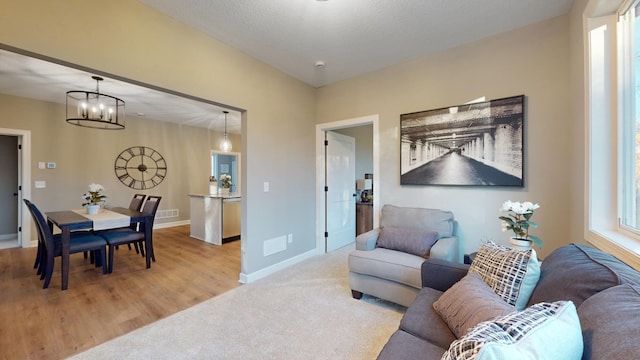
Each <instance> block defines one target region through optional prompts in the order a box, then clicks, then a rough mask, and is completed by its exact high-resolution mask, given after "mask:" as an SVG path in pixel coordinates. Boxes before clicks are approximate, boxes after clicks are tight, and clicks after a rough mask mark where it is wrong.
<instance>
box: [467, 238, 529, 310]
mask: <svg viewBox="0 0 640 360" xmlns="http://www.w3.org/2000/svg"><path fill="white" fill-rule="evenodd" d="M469 272H470V273H478V274H479V275H480V277H481V278H482V280H483V281H484V282H485V283H487V285H489V287H490V288H491V289H493V291H495V292H496V294H498V295H499V296H500V297H501V298H503V299H504V301H506V302H507V303H508V304H511V305H513V306H515V307H516V309H517V310H522V309H524V308H525V307H526V306H527V302H528V301H529V298H530V297H531V293H533V290H534V289H535V287H536V284H538V280H539V279H540V263H539V262H538V259H537V257H536V253H535V251H533V249H530V250H526V251H521V250H513V249H510V248H507V247H504V246H500V245H496V244H494V243H493V242H488V243H485V244H483V245H482V246H481V247H480V250H478V253H477V254H476V257H475V258H474V259H473V262H471V266H470V267H469Z"/></svg>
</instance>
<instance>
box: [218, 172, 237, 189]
mask: <svg viewBox="0 0 640 360" xmlns="http://www.w3.org/2000/svg"><path fill="white" fill-rule="evenodd" d="M218 182H219V183H220V187H221V188H224V189H228V188H230V187H232V186H233V183H232V182H231V175H229V174H221V175H220V180H219V181H218Z"/></svg>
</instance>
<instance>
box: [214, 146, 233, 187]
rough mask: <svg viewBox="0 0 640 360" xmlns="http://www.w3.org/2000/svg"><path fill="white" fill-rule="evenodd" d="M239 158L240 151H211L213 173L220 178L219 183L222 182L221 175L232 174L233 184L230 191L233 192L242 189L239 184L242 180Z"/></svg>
mask: <svg viewBox="0 0 640 360" xmlns="http://www.w3.org/2000/svg"><path fill="white" fill-rule="evenodd" d="M239 159H240V155H239V154H238V153H220V152H215V151H212V152H211V175H212V176H215V178H216V179H218V184H220V176H221V175H229V176H231V183H232V184H233V185H231V188H229V191H230V192H232V193H234V192H239V191H240V187H239V186H238V184H239V180H240V176H239V173H238V171H239Z"/></svg>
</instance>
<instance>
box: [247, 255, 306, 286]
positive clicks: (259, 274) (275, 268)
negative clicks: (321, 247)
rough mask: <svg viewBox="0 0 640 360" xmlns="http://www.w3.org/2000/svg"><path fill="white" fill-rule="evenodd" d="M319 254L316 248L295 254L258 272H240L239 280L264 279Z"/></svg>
mask: <svg viewBox="0 0 640 360" xmlns="http://www.w3.org/2000/svg"><path fill="white" fill-rule="evenodd" d="M316 255H318V253H317V252H316V249H313V250H309V251H307V252H305V253H302V254H300V255H297V256H294V257H292V258H290V259H287V260H285V261H282V262H279V263H277V264H274V265H271V266H269V267H266V268H264V269H261V270H258V271H256V272H252V273H251V274H245V273H240V279H239V280H238V281H239V282H241V283H243V284H248V283H250V282H254V281H256V280H259V279H262V278H263V277H265V276H268V275H271V274H273V273H275V272H278V271H280V270H283V269H285V268H287V267H289V266H291V265H294V264H297V263H299V262H302V261H304V260H307V259H309V258H312V257H314V256H316Z"/></svg>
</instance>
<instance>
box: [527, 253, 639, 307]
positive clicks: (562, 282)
mask: <svg viewBox="0 0 640 360" xmlns="http://www.w3.org/2000/svg"><path fill="white" fill-rule="evenodd" d="M639 281H640V275H638V272H637V271H636V270H634V269H633V268H631V267H630V266H628V265H627V264H625V263H623V262H621V261H620V260H618V259H617V258H615V257H614V256H613V255H611V254H607V253H605V252H603V251H600V250H597V249H594V248H592V247H589V246H586V245H581V244H570V245H566V246H563V247H561V248H558V249H556V250H554V251H553V252H552V253H551V254H549V256H547V257H546V258H545V259H544V261H543V262H542V266H541V267H540V281H539V282H538V285H537V286H536V289H535V290H534V291H533V294H531V298H530V299H529V304H535V303H539V302H552V301H558V300H571V301H573V303H574V304H575V305H576V306H577V307H580V305H581V304H582V302H583V301H585V300H586V299H588V298H589V297H591V296H592V295H594V294H596V293H598V292H600V291H602V290H604V289H607V288H610V287H612V286H616V285H620V284H623V283H631V284H637V285H640V283H639Z"/></svg>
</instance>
